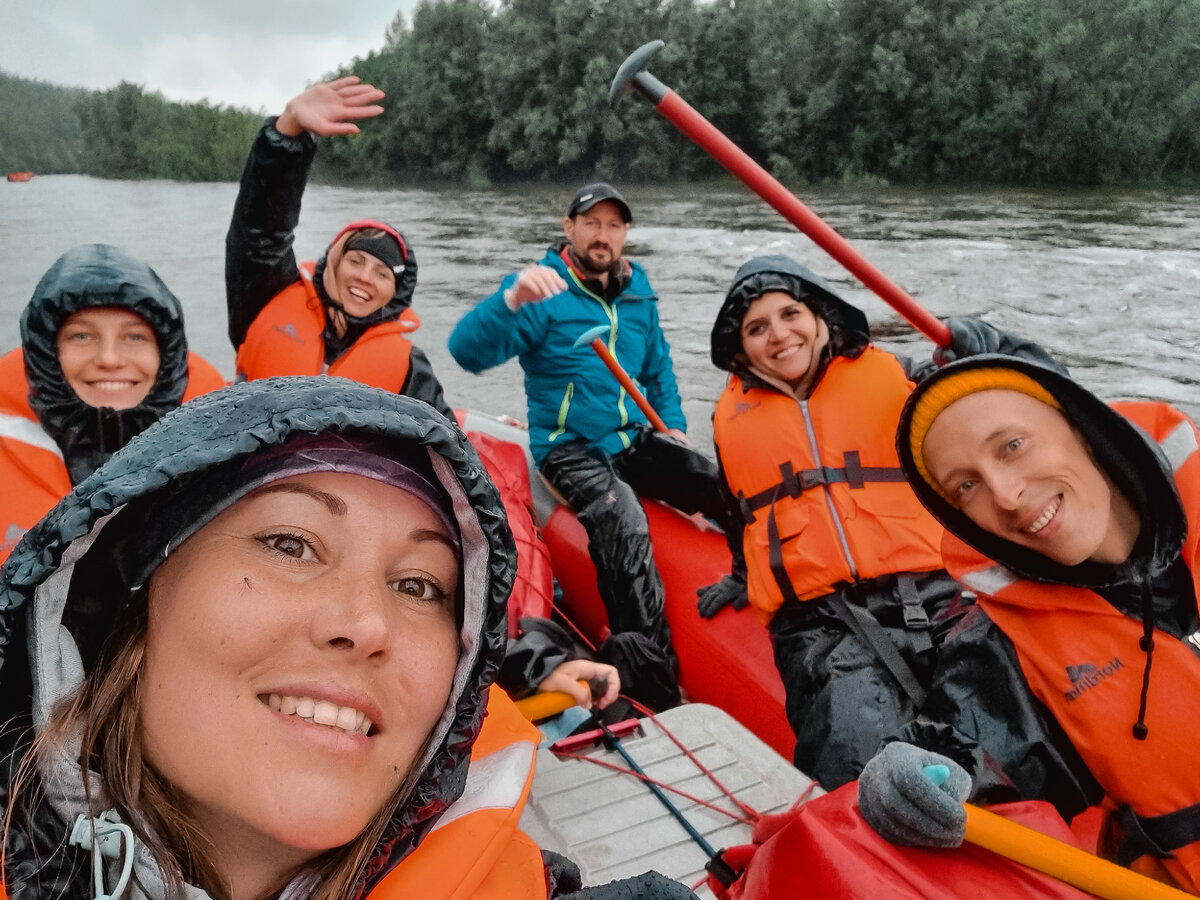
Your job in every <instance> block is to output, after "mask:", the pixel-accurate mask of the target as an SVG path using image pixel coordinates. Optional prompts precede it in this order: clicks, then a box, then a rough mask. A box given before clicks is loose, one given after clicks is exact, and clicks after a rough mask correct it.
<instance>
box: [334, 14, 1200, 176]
mask: <svg viewBox="0 0 1200 900" xmlns="http://www.w3.org/2000/svg"><path fill="white" fill-rule="evenodd" d="M392 38H393V41H392V44H391V46H389V47H387V48H386V49H384V50H383V51H381V52H379V53H375V54H372V55H371V56H369V57H368V58H366V59H364V60H358V61H356V62H355V64H354V65H353V66H351V67H349V68H348V69H347V71H353V72H355V73H356V74H359V75H361V76H363V77H364V78H365V79H367V80H370V81H372V82H374V83H375V84H377V85H379V86H380V87H382V88H383V89H384V90H386V91H387V92H388V95H389V96H388V100H387V101H386V102H387V107H388V123H387V124H386V125H383V126H382V127H381V128H379V129H375V128H374V125H372V126H368V127H370V128H372V132H373V133H372V134H371V136H370V137H369V138H365V136H364V139H359V140H356V141H347V142H339V143H337V144H336V145H335V146H336V149H332V150H331V152H329V153H327V154H325V160H324V162H325V164H326V165H333V166H335V167H336V168H338V169H340V170H341V171H342V172H345V173H347V174H350V173H354V172H358V173H363V174H367V175H371V176H375V177H380V178H383V177H401V178H405V177H408V178H414V177H420V176H427V175H430V174H432V175H436V176H442V177H446V178H451V179H469V180H476V181H482V180H484V179H485V178H493V179H509V178H558V179H572V178H574V179H578V178H582V177H588V176H591V175H605V176H612V177H617V178H637V179H647V180H658V179H667V178H683V179H687V178H697V177H704V176H707V175H710V174H713V173H714V172H716V171H718V170H717V168H716V166H715V164H713V163H712V162H711V161H709V160H708V159H707V158H705V157H703V156H702V155H701V154H700V153H699V152H698V151H696V150H695V149H694V148H693V147H691V146H690V145H689V144H688V142H687V141H686V140H685V139H683V138H682V137H681V136H679V135H677V134H675V133H674V131H673V129H672V127H671V126H670V125H669V124H667V123H666V122H664V121H662V120H661V119H659V118H658V117H657V115H656V114H655V113H654V112H653V111H652V110H651V109H650V108H649V106H648V105H647V104H645V103H644V102H642V101H640V100H634V101H629V100H627V101H625V102H624V103H623V104H622V105H621V106H620V107H619V108H618V109H617V110H616V111H615V112H613V111H610V110H609V109H608V107H607V104H606V94H607V88H608V85H609V82H610V81H611V79H612V76H613V74H614V73H615V72H616V69H617V66H618V65H619V64H620V62H621V61H622V60H623V59H624V58H625V56H626V55H627V54H628V53H629V52H630V51H632V50H633V49H635V48H636V47H638V46H640V45H641V44H642V43H645V42H646V41H647V40H650V39H653V38H662V39H663V40H665V41H666V48H665V49H664V51H663V52H662V54H661V55H660V56H659V57H658V58H657V59H656V60H655V62H654V65H653V67H652V69H653V71H654V72H655V74H657V75H658V76H659V77H660V78H661V79H662V80H663V81H664V82H665V83H666V84H668V85H669V86H671V87H673V88H675V89H676V90H677V91H678V92H679V93H680V95H681V96H683V98H684V99H685V100H687V101H688V102H689V103H691V104H692V105H693V106H694V107H696V109H697V110H699V111H700V112H701V113H703V114H704V115H705V116H706V117H708V118H709V119H710V120H712V121H713V122H714V123H715V124H716V125H717V126H718V127H719V128H721V129H722V130H723V131H724V132H725V133H726V134H727V135H729V137H730V138H732V139H733V140H734V141H735V142H737V143H738V144H739V145H740V146H741V147H742V148H744V149H745V150H746V151H747V152H748V153H750V155H751V156H753V157H754V158H755V159H757V160H759V161H761V162H762V163H763V164H764V165H767V166H768V167H769V168H770V169H772V170H773V171H774V173H775V174H776V175H778V176H779V177H781V178H783V179H784V180H799V179H807V180H814V181H817V180H844V179H850V180H854V179H868V180H869V179H885V180H887V181H889V182H894V183H908V184H923V183H942V182H960V183H961V182H976V183H980V182H982V183H1017V184H1028V183H1039V184H1112V183H1146V182H1158V181H1164V180H1165V181H1171V180H1176V181H1186V182H1190V183H1196V182H1197V181H1200V0H887V2H879V0H714V2H700V0H506V2H502V3H500V4H498V5H497V6H496V7H495V8H494V9H493V7H492V6H491V5H490V4H487V3H485V2H482V0H446V2H439V3H431V2H423V3H422V4H421V6H419V7H418V9H417V11H416V13H415V15H414V17H413V23H412V27H411V29H409V30H406V31H403V32H401V33H399V34H393V35H392ZM365 130H366V129H364V131H365Z"/></svg>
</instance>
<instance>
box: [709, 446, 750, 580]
mask: <svg viewBox="0 0 1200 900" xmlns="http://www.w3.org/2000/svg"><path fill="white" fill-rule="evenodd" d="M713 451H714V453H715V454H716V457H717V475H718V478H717V492H718V494H720V497H721V505H722V506H724V507H725V509H726V510H727V511H728V512H727V513H726V517H725V521H726V522H727V523H728V527H727V528H726V529H725V544H726V546H728V547H729V555H730V556H731V557H732V558H733V560H732V565H731V567H730V574H731V575H734V576H735V577H740V578H741V579H742V581H743V582H744V581H745V580H746V551H745V546H744V544H743V543H742V541H743V538H744V537H745V534H746V529H745V527H744V526H743V525H742V522H743V519H742V510H741V507H740V506H738V502H737V500H736V499H735V498H734V496H733V492H732V491H730V490H729V482H728V481H726V480H725V464H724V463H722V462H721V448H720V447H717V446H716V444H714V445H713Z"/></svg>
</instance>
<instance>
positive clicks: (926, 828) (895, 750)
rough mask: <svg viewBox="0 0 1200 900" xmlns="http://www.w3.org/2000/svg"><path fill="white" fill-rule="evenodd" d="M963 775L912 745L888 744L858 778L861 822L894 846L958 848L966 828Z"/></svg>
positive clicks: (967, 777)
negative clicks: (865, 821)
mask: <svg viewBox="0 0 1200 900" xmlns="http://www.w3.org/2000/svg"><path fill="white" fill-rule="evenodd" d="M970 792H971V776H970V775H968V774H967V771H966V769H964V768H963V767H962V766H960V765H959V764H958V763H956V762H955V761H954V760H952V759H950V758H949V757H946V756H942V755H941V754H940V753H932V752H930V751H929V750H922V749H921V748H920V747H917V746H914V745H913V744H904V743H899V742H897V743H893V744H888V745H887V746H885V747H884V748H883V749H882V750H880V751H879V752H878V753H876V754H875V756H873V757H872V758H871V759H870V760H869V761H868V762H867V764H866V765H865V766H864V767H863V770H862V774H861V775H859V776H858V808H859V811H860V812H861V813H862V817H863V818H864V819H866V820H867V823H868V824H869V825H870V826H871V827H872V828H874V829H875V830H876V831H877V832H879V834H880V835H882V836H883V837H884V838H886V839H887V840H889V841H891V842H892V843H893V844H901V845H903V846H906V847H957V846H958V845H959V844H961V843H962V842H963V835H964V834H965V833H966V828H967V811H966V809H964V808H963V803H964V801H966V799H967V797H968V795H969V794H970Z"/></svg>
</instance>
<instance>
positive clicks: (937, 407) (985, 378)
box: [908, 366, 1062, 502]
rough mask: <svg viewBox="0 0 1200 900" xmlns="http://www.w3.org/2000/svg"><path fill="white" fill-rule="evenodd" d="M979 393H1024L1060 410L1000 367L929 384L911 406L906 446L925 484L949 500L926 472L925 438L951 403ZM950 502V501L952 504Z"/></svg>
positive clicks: (1020, 376)
mask: <svg viewBox="0 0 1200 900" xmlns="http://www.w3.org/2000/svg"><path fill="white" fill-rule="evenodd" d="M979 391H1016V392H1018V393H1020V394H1027V395H1028V396H1030V397H1032V398H1033V399H1035V400H1040V401H1041V402H1042V403H1045V404H1046V405H1047V406H1053V407H1054V408H1055V409H1062V406H1061V405H1059V402H1058V401H1057V400H1055V399H1054V397H1052V396H1051V395H1050V392H1049V391H1047V390H1046V389H1045V388H1044V387H1042V386H1041V385H1040V384H1038V383H1037V382H1036V381H1035V380H1034V379H1033V378H1031V377H1030V376H1029V375H1026V374H1025V373H1024V372H1018V371H1017V370H1016V369H1006V368H1003V367H1001V366H987V367H983V368H978V369H966V370H964V371H962V372H955V373H953V374H951V375H947V376H946V377H944V378H942V379H940V380H938V381H936V382H935V383H934V384H932V385H930V387H929V389H928V390H926V391H925V392H924V393H923V394H922V395H921V397H920V398H919V399H918V400H917V403H916V406H914V407H913V411H912V414H911V415H910V416H909V419H908V446H909V450H910V452H911V453H912V460H913V465H915V466H916V467H917V471H918V472H919V473H920V475H921V477H922V478H923V479H925V483H926V484H928V485H929V486H930V487H931V488H933V489H934V490H935V491H937V492H938V493H939V494H941V495H942V497H944V498H945V499H946V500H948V501H949V500H950V497H949V495H947V494H946V492H945V491H943V490H942V488H941V485H939V484H938V483H937V482H936V481H935V480H934V478H933V476H932V475H931V474H930V473H929V469H928V467H927V466H926V465H925V438H926V436H927V435H928V434H929V429H930V428H932V427H933V423H934V421H935V420H936V419H937V417H938V416H940V415H941V414H942V413H944V412H945V411H946V409H947V407H949V406H950V405H951V404H952V403H954V402H955V401H957V400H961V399H962V398H963V397H967V396H969V395H971V394H976V393H978V392H979ZM951 502H953V501H951Z"/></svg>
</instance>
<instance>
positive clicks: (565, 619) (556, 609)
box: [554, 605, 596, 653]
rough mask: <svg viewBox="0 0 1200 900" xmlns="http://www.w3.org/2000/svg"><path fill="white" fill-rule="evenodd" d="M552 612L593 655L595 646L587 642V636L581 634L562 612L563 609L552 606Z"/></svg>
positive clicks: (577, 627) (576, 626)
mask: <svg viewBox="0 0 1200 900" xmlns="http://www.w3.org/2000/svg"><path fill="white" fill-rule="evenodd" d="M554 611H555V612H556V613H558V615H559V616H561V617H562V620H563V621H564V622H566V623H567V624H568V625H570V626H571V630H572V631H574V632H575V635H576V636H577V637H578V638H579V640H581V641H583V643H584V644H586V645H587V648H588V649H589V650H591V651H592V652H593V653H595V652H596V645H595V644H593V643H592V642H591V641H589V640H588V636H587V635H586V634H584V633H583V629H582V628H580V627H579V626H578V625H576V624H575V623H574V622H572V621H571V619H570V617H569V616H568V615H567V614H566V613H565V612H563V608H562V607H561V606H558V605H554Z"/></svg>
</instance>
